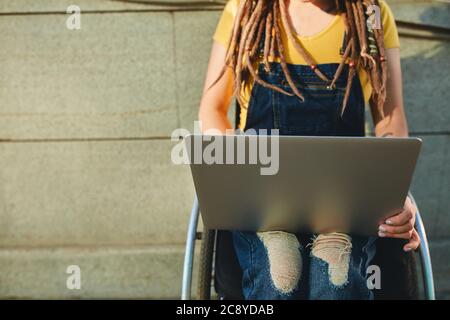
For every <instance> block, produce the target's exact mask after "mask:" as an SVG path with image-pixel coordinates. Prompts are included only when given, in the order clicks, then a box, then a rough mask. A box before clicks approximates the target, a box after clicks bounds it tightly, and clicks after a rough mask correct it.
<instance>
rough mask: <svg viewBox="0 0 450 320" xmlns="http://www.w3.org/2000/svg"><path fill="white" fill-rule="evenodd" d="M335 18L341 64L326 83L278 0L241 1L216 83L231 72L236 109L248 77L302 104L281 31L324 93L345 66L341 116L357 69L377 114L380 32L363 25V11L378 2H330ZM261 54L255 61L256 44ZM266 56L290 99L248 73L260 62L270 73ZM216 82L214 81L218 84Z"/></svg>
mask: <svg viewBox="0 0 450 320" xmlns="http://www.w3.org/2000/svg"><path fill="white" fill-rule="evenodd" d="M334 1H335V7H336V10H337V12H338V14H342V15H343V17H344V21H345V28H346V36H345V44H344V48H345V49H344V50H343V51H342V60H341V62H340V64H339V66H338V68H337V71H336V73H335V75H334V77H333V78H332V79H328V78H327V77H326V76H325V75H324V74H323V73H322V72H321V71H320V69H319V67H318V66H317V65H316V64H315V63H314V59H313V58H312V57H311V56H310V55H309V53H308V52H307V51H306V50H305V49H304V48H303V46H302V44H301V43H300V42H299V40H298V38H297V37H296V36H295V32H294V28H293V26H292V23H291V21H290V19H289V16H288V11H287V8H286V5H285V2H284V0H241V1H240V3H239V6H238V10H237V13H236V18H235V22H234V25H233V29H232V33H231V38H230V41H229V43H228V48H227V54H226V58H225V67H224V69H223V70H222V73H221V74H220V76H219V78H218V79H220V78H221V77H222V76H223V74H224V73H225V71H226V69H227V68H231V69H232V71H233V74H234V81H235V86H234V87H235V96H236V99H237V100H238V102H239V103H241V105H244V104H243V101H242V97H241V95H240V92H241V89H242V86H243V85H245V82H246V81H247V79H248V75H249V74H250V75H251V76H252V77H253V79H254V81H256V82H257V83H259V84H260V85H262V86H264V87H267V88H270V89H273V90H275V91H278V92H281V93H283V94H287V95H296V96H297V97H298V98H299V99H302V100H303V99H304V97H303V95H302V93H301V92H300V91H299V90H298V88H297V86H296V85H295V83H294V81H293V79H292V77H291V75H290V73H289V69H288V67H287V63H286V58H285V52H284V46H283V42H282V39H281V27H283V29H284V30H285V32H286V33H287V36H288V38H289V40H290V41H291V42H292V43H293V45H294V47H295V49H296V50H297V51H298V53H299V54H301V55H302V57H303V58H304V60H305V61H306V63H307V64H309V66H310V67H311V69H312V70H314V72H315V73H316V74H317V76H318V77H320V78H321V79H322V80H324V82H326V83H327V85H328V87H329V88H333V87H334V86H335V82H336V81H337V79H338V78H339V76H340V75H341V73H342V70H343V67H344V64H345V63H348V64H349V68H350V69H349V72H348V79H347V85H346V89H345V95H344V100H343V105H342V108H341V114H343V112H344V110H345V106H346V104H347V101H348V97H349V94H350V88H351V85H352V81H353V77H354V76H355V74H356V70H357V68H358V67H359V66H361V67H363V68H364V69H365V70H366V72H367V74H368V76H369V80H370V83H371V85H372V97H371V98H372V100H373V101H375V103H376V106H377V108H378V109H379V110H380V111H381V112H383V104H384V101H385V99H386V81H387V65H386V58H385V50H384V43H383V29H382V26H381V28H380V29H372V28H371V27H370V25H368V24H367V23H366V20H367V16H366V13H365V9H367V8H368V7H369V6H371V5H377V6H379V2H378V0H334ZM261 41H263V43H262V48H263V49H262V51H263V54H262V55H260V52H259V51H260V50H259V48H260V43H261ZM269 56H271V57H277V58H278V59H279V61H280V64H281V68H282V70H283V74H284V76H285V78H286V81H287V83H288V84H289V87H290V88H291V89H292V92H293V93H290V92H287V91H285V90H283V89H282V88H280V87H278V86H276V85H272V84H269V83H267V82H266V81H264V80H262V79H261V78H260V77H259V76H258V74H257V72H256V71H255V68H254V63H256V62H261V63H263V64H264V67H265V69H266V70H269V69H270V65H269ZM218 79H217V80H216V81H218Z"/></svg>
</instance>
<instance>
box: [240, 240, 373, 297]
mask: <svg viewBox="0 0 450 320" xmlns="http://www.w3.org/2000/svg"><path fill="white" fill-rule="evenodd" d="M232 235H233V243H234V248H235V251H236V254H237V257H238V260H239V264H240V265H241V268H242V271H243V279H242V286H243V293H244V297H245V298H246V299H256V300H257V299H280V300H295V299H313V300H316V299H373V294H372V292H371V291H370V290H369V289H368V287H367V283H366V270H367V267H368V266H369V263H370V260H372V258H373V257H374V255H375V243H374V241H375V240H374V238H367V237H355V236H354V237H352V239H351V247H352V248H351V252H349V254H348V257H347V258H346V257H345V252H340V253H343V255H339V256H338V255H336V252H337V251H334V252H333V251H329V247H330V246H331V247H333V243H338V242H333V240H331V241H330V239H329V238H326V239H322V240H321V241H317V238H319V240H320V239H321V238H320V237H317V238H316V244H315V245H313V246H311V244H312V243H311V244H308V243H305V242H304V241H299V239H300V238H301V237H300V235H297V236H295V235H293V234H288V233H285V232H268V233H255V232H241V231H232ZM322 237H323V236H322ZM338 240H339V243H343V242H345V241H343V240H340V239H339V238H338ZM301 242H303V245H302V244H301ZM323 243H326V244H325V245H324V244H323ZM311 249H312V250H311ZM338 258H339V259H338ZM337 261H338V262H339V263H338V264H336V262H337ZM330 264H331V266H332V268H331V269H332V270H331V272H330V268H329V267H330Z"/></svg>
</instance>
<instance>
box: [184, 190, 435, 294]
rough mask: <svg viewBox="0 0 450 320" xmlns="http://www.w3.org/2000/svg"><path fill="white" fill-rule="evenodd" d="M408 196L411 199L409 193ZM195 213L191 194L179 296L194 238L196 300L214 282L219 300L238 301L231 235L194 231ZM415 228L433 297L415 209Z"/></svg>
mask: <svg viewBox="0 0 450 320" xmlns="http://www.w3.org/2000/svg"><path fill="white" fill-rule="evenodd" d="M410 197H411V198H412V195H411V194H410ZM412 199H413V198H412ZM413 201H414V199H413ZM414 202H415V201H414ZM199 213H200V210H199V205H198V199H197V197H195V199H194V203H193V206H192V210H191V216H190V220H189V227H188V233H187V241H186V251H185V257H184V266H183V280H182V281H183V282H182V289H181V299H182V300H190V299H191V287H192V274H193V267H194V250H195V242H196V240H201V246H200V248H201V249H200V256H199V270H198V286H197V299H200V300H209V299H211V287H212V283H213V282H214V287H215V289H216V292H218V294H219V298H220V299H229V300H241V299H243V296H242V288H241V269H240V266H239V264H238V261H237V258H236V256H235V254H234V248H233V245H232V239H231V234H230V232H228V231H219V230H208V229H205V230H203V232H197V226H198V219H199ZM415 227H416V230H417V233H418V234H419V236H420V239H421V244H420V247H419V250H418V252H419V256H420V262H421V268H422V280H423V289H424V295H425V299H426V300H435V289H434V280H433V270H432V265H431V257H430V251H429V248H428V240H427V236H426V233H425V227H424V224H423V221H422V217H421V215H420V212H419V210H417V213H416V226H415Z"/></svg>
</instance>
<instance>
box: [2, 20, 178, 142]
mask: <svg viewBox="0 0 450 320" xmlns="http://www.w3.org/2000/svg"><path fill="white" fill-rule="evenodd" d="M0 30H1V31H0V42H1V43H2V46H1V47H0V60H1V61H2V65H1V67H0V70H1V72H0V100H1V101H2V104H1V105H0V137H1V138H2V139H18V138H20V139H43V138H86V137H91V138H92V137H142V136H163V135H165V136H168V133H169V132H171V130H172V129H173V128H175V127H176V124H177V112H176V99H175V96H174V94H173V86H174V83H175V64H174V45H173V41H172V37H173V21H172V17H171V15H170V14H169V13H145V14H141V13H132V14H120V15H115V14H92V15H87V16H85V17H84V19H83V22H82V28H81V30H74V31H71V30H68V29H67V28H66V27H65V17H64V16H63V15H37V16H1V17H0Z"/></svg>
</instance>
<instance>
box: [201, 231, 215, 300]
mask: <svg viewBox="0 0 450 320" xmlns="http://www.w3.org/2000/svg"><path fill="white" fill-rule="evenodd" d="M215 238H216V231H215V230H208V229H205V230H203V233H202V243H201V248H200V258H199V259H200V260H199V272H198V286H197V298H198V299H199V300H209V299H211V279H212V265H213V263H212V259H213V254H214V242H215Z"/></svg>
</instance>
